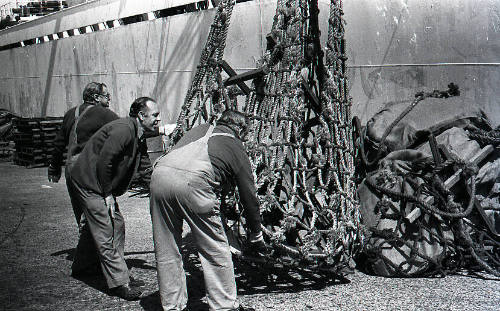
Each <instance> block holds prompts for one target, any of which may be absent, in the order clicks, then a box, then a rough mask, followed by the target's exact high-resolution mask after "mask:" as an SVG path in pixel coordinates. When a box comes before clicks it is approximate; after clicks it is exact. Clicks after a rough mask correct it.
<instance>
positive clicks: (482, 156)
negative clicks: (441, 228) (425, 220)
mask: <svg viewBox="0 0 500 311" xmlns="http://www.w3.org/2000/svg"><path fill="white" fill-rule="evenodd" d="M493 150H495V148H494V147H493V146H492V145H488V146H486V147H484V148H483V149H481V151H480V152H478V153H477V154H476V155H475V156H474V157H473V158H472V159H471V160H470V162H469V163H470V164H472V165H478V164H479V163H480V162H481V161H483V160H484V159H486V157H487V156H488V155H489V154H490V153H492V152H493ZM460 174H462V169H459V170H458V171H456V172H455V174H453V175H451V177H450V178H448V179H447V180H446V181H445V182H444V187H445V188H446V189H450V188H451V187H453V186H454V185H455V184H456V183H457V182H458V181H459V180H460ZM424 202H425V203H427V204H432V203H433V202H434V197H428V198H427V199H425V200H424ZM420 215H422V211H421V210H420V208H419V207H417V208H415V209H414V210H413V211H411V212H410V213H409V214H408V215H406V219H407V220H408V221H409V222H410V223H412V222H414V221H415V219H417V218H418V217H420Z"/></svg>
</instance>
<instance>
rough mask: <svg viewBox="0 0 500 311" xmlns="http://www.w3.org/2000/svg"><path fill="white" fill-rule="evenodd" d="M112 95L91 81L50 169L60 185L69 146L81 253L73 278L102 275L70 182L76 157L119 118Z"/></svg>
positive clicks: (71, 114) (67, 167)
mask: <svg viewBox="0 0 500 311" xmlns="http://www.w3.org/2000/svg"><path fill="white" fill-rule="evenodd" d="M109 101H110V95H109V92H108V89H107V87H106V85H105V84H104V83H97V82H90V83H89V84H87V86H86V87H85V89H84V90H83V104H81V105H79V106H76V107H73V108H71V109H70V110H69V111H68V112H66V114H65V115H64V118H63V123H62V126H61V129H60V130H59V132H58V133H57V136H56V140H55V142H54V151H53V152H52V159H51V161H50V165H49V168H48V178H49V181H51V182H54V183H56V182H58V181H59V179H60V177H61V166H62V163H63V154H64V150H65V148H66V147H67V149H68V151H67V155H66V164H65V172H64V173H65V177H66V186H67V188H68V193H69V196H70V199H71V203H72V206H73V212H74V214H75V219H76V223H77V224H78V228H79V232H80V233H84V234H83V235H80V239H79V243H78V246H77V252H76V254H75V256H74V258H73V264H72V266H71V270H72V275H73V276H83V275H88V274H96V273H99V272H100V271H99V270H100V268H99V258H98V255H97V250H96V248H95V245H94V241H93V240H92V237H91V236H90V235H89V234H88V230H83V228H84V227H85V226H86V223H87V222H86V219H85V216H84V215H83V211H82V209H81V207H80V205H78V204H76V203H75V202H74V200H75V199H74V197H75V191H74V189H73V188H72V186H71V184H70V183H68V180H69V178H68V176H69V174H70V170H71V167H72V165H73V163H74V162H75V160H76V158H77V157H78V155H79V154H80V152H81V151H82V150H83V147H85V144H86V143H87V141H88V140H89V139H90V137H92V135H94V133H95V132H97V130H99V129H100V128H101V127H102V126H103V125H105V124H107V123H109V122H111V121H114V120H116V119H118V116H117V115H116V114H115V113H114V112H113V111H111V110H110V109H109V108H108V107H109Z"/></svg>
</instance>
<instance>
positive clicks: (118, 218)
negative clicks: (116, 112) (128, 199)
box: [69, 97, 160, 300]
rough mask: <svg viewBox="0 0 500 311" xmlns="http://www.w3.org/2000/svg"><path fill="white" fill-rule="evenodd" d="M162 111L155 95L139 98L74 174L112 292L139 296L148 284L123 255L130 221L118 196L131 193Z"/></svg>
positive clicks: (98, 137) (99, 136)
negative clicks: (136, 276)
mask: <svg viewBox="0 0 500 311" xmlns="http://www.w3.org/2000/svg"><path fill="white" fill-rule="evenodd" d="M159 113H160V112H159V110H158V105H157V104H156V102H155V101H154V100H153V99H151V98H149V97H140V98H138V99H136V100H135V101H134V102H133V103H132V106H131V107H130V113H129V117H128V118H122V119H118V120H115V121H113V122H110V123H108V124H106V125H104V126H103V127H102V128H101V129H100V130H99V131H97V132H96V133H95V134H94V135H93V136H92V137H91V138H90V140H89V141H88V142H87V144H86V145H85V148H84V149H83V151H82V152H81V153H80V155H79V157H78V159H77V160H76V162H75V163H74V165H73V167H72V169H71V175H70V176H69V179H70V180H69V183H70V184H71V187H72V188H73V189H74V192H75V194H76V195H75V203H76V204H77V205H78V206H80V207H81V209H82V210H83V213H84V214H85V217H86V219H87V223H88V225H87V227H86V228H87V229H88V232H89V233H90V234H91V236H92V238H93V240H94V242H95V245H96V247H97V251H98V253H99V259H100V264H101V268H102V272H103V274H104V278H105V279H106V282H107V285H108V287H109V288H110V289H111V292H112V294H114V295H116V296H119V297H121V298H124V299H127V300H137V299H139V298H140V295H141V291H140V289H138V288H137V286H138V285H141V283H142V285H143V284H144V283H143V282H141V281H137V280H133V279H131V277H130V275H129V270H128V268H127V264H126V263H125V257H124V244H125V223H124V220H123V216H122V214H121V212H120V210H119V208H118V204H117V203H116V200H115V198H116V197H118V196H120V195H122V194H123V193H125V192H126V191H127V189H128V187H129V184H130V182H131V180H132V177H133V176H134V174H135V172H136V170H137V167H138V165H139V163H140V158H141V156H147V145H146V141H145V139H144V137H145V135H147V133H149V132H157V130H158V125H159V122H160V118H159ZM82 235H83V233H82ZM134 283H135V284H134Z"/></svg>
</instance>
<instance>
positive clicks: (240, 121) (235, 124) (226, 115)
mask: <svg viewBox="0 0 500 311" xmlns="http://www.w3.org/2000/svg"><path fill="white" fill-rule="evenodd" d="M249 123H250V122H249V120H248V117H247V116H246V115H245V114H244V113H242V112H239V111H236V110H226V111H224V112H223V113H222V115H221V116H220V118H219V119H218V120H217V125H225V126H227V127H229V128H231V129H232V130H233V131H234V133H235V134H236V135H237V136H238V138H239V139H241V140H244V139H245V136H246V135H247V134H248V127H249Z"/></svg>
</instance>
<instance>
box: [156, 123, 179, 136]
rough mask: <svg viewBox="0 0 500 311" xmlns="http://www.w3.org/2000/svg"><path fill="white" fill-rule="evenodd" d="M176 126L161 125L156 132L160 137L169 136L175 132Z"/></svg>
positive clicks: (174, 124)
mask: <svg viewBox="0 0 500 311" xmlns="http://www.w3.org/2000/svg"><path fill="white" fill-rule="evenodd" d="M176 126H177V124H176V123H173V124H165V125H161V126H159V127H158V132H159V133H160V135H170V134H171V133H172V132H173V131H174V130H175V127H176Z"/></svg>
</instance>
